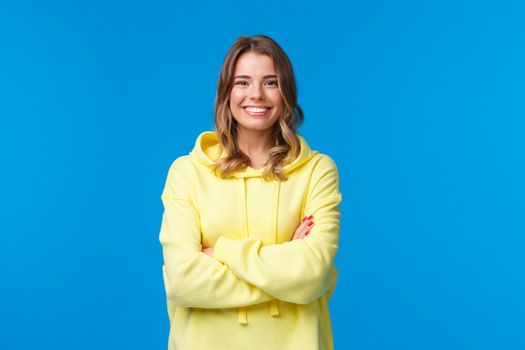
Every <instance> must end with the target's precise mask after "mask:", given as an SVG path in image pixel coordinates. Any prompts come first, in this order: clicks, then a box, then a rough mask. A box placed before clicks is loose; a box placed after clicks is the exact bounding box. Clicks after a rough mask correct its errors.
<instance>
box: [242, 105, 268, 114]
mask: <svg viewBox="0 0 525 350" xmlns="http://www.w3.org/2000/svg"><path fill="white" fill-rule="evenodd" d="M243 109H244V110H245V111H246V113H248V114H249V115H255V116H260V115H265V114H266V113H268V111H269V110H270V109H271V108H270V107H252V106H248V107H243Z"/></svg>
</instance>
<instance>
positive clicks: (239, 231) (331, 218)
mask: <svg viewBox="0 0 525 350" xmlns="http://www.w3.org/2000/svg"><path fill="white" fill-rule="evenodd" d="M297 136H298V138H299V140H300V142H301V151H300V154H299V156H298V157H297V158H296V159H295V160H294V161H293V162H291V163H289V164H287V165H285V166H284V167H283V168H284V171H285V174H286V175H287V176H288V180H287V181H283V182H281V181H276V180H272V181H264V179H263V178H262V170H263V169H262V168H260V169H254V168H252V167H247V168H246V169H244V170H243V171H239V172H237V173H236V174H235V175H234V176H233V177H232V178H230V179H221V178H219V177H217V176H215V175H214V174H213V172H212V164H213V163H214V162H215V161H216V160H217V159H218V158H219V157H223V156H225V152H224V151H223V150H222V148H221V147H220V143H219V140H218V136H217V133H216V132H215V131H204V132H202V133H201V134H200V135H199V136H198V138H197V140H196V142H195V147H194V148H193V150H192V151H191V152H190V153H189V154H188V155H183V156H180V157H179V158H177V159H176V160H175V161H173V163H172V165H171V167H170V169H169V171H168V175H167V179H166V184H165V186H164V190H163V192H162V195H161V199H162V202H163V204H164V214H163V216H162V224H161V228H160V235H159V240H160V243H161V245H162V251H163V256H164V264H163V266H162V272H163V278H164V285H165V289H166V296H167V309H168V316H169V320H170V333H169V339H168V349H169V350H175V349H177V350H201V349H202V350H214V349H217V350H222V349H224V350H236V349H243V350H246V349H249V350H251V349H256V350H259V349H262V350H264V349H271V350H288V349H289V350H310V349H311V350H314V349H315V350H321V349H322V350H328V349H333V336H332V326H331V321H330V313H329V310H328V300H329V299H330V297H331V295H332V293H333V291H334V288H335V284H336V280H337V268H336V267H335V265H334V258H335V255H336V252H337V250H338V246H339V228H340V224H339V222H340V210H339V203H340V202H341V200H342V196H341V193H340V192H339V176H338V171H337V167H336V164H335V163H334V161H333V160H332V159H331V158H330V157H329V156H327V155H325V154H322V153H319V152H318V151H312V150H311V149H310V147H309V146H308V144H307V143H306V141H305V140H304V138H303V137H302V136H300V135H299V134H297ZM309 215H313V221H314V225H313V226H312V229H311V231H310V234H309V235H308V236H306V237H305V238H303V239H295V240H292V237H293V234H294V231H295V229H296V228H297V226H298V225H299V224H300V223H301V221H302V218H303V217H305V216H309ZM207 247H214V257H213V258H212V257H210V256H208V255H206V254H205V253H203V252H202V249H203V248H207Z"/></svg>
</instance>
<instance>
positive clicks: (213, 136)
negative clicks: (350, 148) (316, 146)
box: [189, 131, 318, 178]
mask: <svg viewBox="0 0 525 350" xmlns="http://www.w3.org/2000/svg"><path fill="white" fill-rule="evenodd" d="M296 135H297V137H298V138H299V141H300V145H301V150H300V153H299V156H298V157H297V158H296V159H295V160H293V161H292V162H291V163H288V164H286V165H285V166H283V170H284V172H285V174H289V173H290V172H292V171H293V170H294V169H295V168H297V167H299V166H301V165H302V164H304V163H306V162H307V161H309V160H310V159H311V158H312V157H313V156H314V155H316V154H317V153H318V151H312V150H311V149H310V147H309V145H308V143H307V142H306V140H305V139H304V138H303V137H302V136H301V135H299V134H297V133H296ZM189 155H190V157H191V158H192V159H194V160H196V161H198V162H199V163H202V164H204V165H206V166H208V167H210V168H211V167H212V166H213V164H215V162H216V161H217V160H218V159H220V158H223V157H225V156H226V151H225V150H223V149H222V147H221V144H220V141H219V136H218V134H217V132H216V131H204V132H202V133H201V134H200V135H199V136H198V137H197V140H196V141H195V146H194V148H193V150H192V151H191V152H190V154H189ZM262 174H263V168H259V169H254V168H252V167H250V166H247V167H246V168H245V169H244V170H242V171H238V172H236V173H235V174H233V176H234V177H236V178H246V177H260V176H262Z"/></svg>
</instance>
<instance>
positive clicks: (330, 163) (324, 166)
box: [310, 152, 338, 174]
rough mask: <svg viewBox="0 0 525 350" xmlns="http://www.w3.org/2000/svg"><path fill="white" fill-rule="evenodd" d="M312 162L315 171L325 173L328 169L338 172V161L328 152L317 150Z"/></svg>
mask: <svg viewBox="0 0 525 350" xmlns="http://www.w3.org/2000/svg"><path fill="white" fill-rule="evenodd" d="M310 162H312V164H313V172H314V173H324V172H327V171H330V172H335V173H336V174H337V173H338V168H337V163H336V161H335V160H334V158H332V157H331V156H329V155H328V154H326V153H320V152H317V153H316V154H315V155H314V156H313V157H312V159H311V160H310Z"/></svg>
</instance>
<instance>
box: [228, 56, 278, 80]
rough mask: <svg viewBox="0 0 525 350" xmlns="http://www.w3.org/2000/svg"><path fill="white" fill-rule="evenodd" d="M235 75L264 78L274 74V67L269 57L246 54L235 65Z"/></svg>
mask: <svg viewBox="0 0 525 350" xmlns="http://www.w3.org/2000/svg"><path fill="white" fill-rule="evenodd" d="M234 73H235V75H239V74H242V75H250V76H264V75H269V74H276V73H275V65H274V63H273V60H272V58H271V57H270V56H267V55H262V54H259V53H255V52H246V53H244V54H242V55H241V57H239V59H238V60H237V62H236V64H235V72H234Z"/></svg>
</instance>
